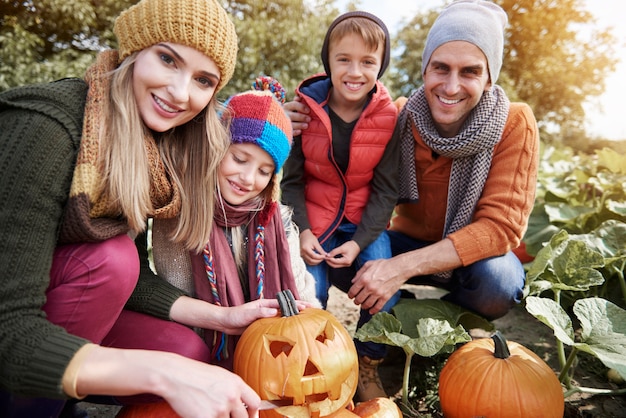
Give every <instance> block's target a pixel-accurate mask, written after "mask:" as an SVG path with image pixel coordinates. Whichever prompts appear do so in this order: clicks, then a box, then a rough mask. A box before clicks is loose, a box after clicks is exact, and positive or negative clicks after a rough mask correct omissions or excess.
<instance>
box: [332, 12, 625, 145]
mask: <svg viewBox="0 0 626 418" xmlns="http://www.w3.org/2000/svg"><path fill="white" fill-rule="evenodd" d="M583 2H584V3H585V4H586V5H587V9H588V10H589V11H590V12H592V14H593V15H594V16H595V17H596V19H597V25H598V27H599V28H606V27H608V26H612V27H613V34H614V35H615V37H616V38H617V40H618V43H619V48H616V50H617V53H618V58H619V59H620V62H619V63H618V65H617V67H616V71H615V72H614V73H612V74H611V75H610V76H608V77H607V80H606V90H605V93H604V94H603V95H602V96H599V97H598V98H595V99H594V100H593V101H592V102H590V103H586V104H585V111H586V113H587V120H586V127H587V132H588V133H589V134H590V135H592V136H597V137H599V138H603V139H618V140H619V139H626V106H625V105H624V99H625V98H626V24H624V18H623V16H624V12H626V2H623V3H622V1H621V0H618V1H615V0H583ZM337 4H338V5H339V8H340V9H341V8H342V7H343V9H342V10H341V11H345V4H347V1H344V0H339V1H338V2H337ZM359 4H360V7H359V8H360V9H361V10H365V11H368V12H370V13H373V14H375V15H376V16H378V17H379V18H381V19H382V20H383V21H384V22H385V24H386V25H387V27H388V28H389V31H390V32H395V30H396V29H397V26H398V25H399V23H400V22H401V21H402V19H403V18H405V19H408V18H410V17H412V16H414V15H415V14H417V13H418V12H422V11H427V10H430V9H433V8H438V7H441V6H443V5H444V4H445V1H444V0H387V1H381V0H361V1H360V3H359Z"/></svg>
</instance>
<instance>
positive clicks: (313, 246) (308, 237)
mask: <svg viewBox="0 0 626 418" xmlns="http://www.w3.org/2000/svg"><path fill="white" fill-rule="evenodd" d="M300 255H301V256H302V259H303V260H304V262H305V263H307V264H308V265H310V266H315V265H317V264H319V263H321V262H322V261H324V258H325V257H326V251H324V249H323V248H322V246H321V245H320V242H319V241H318V240H317V237H316V236H315V235H314V234H313V232H312V231H311V230H310V229H305V230H304V231H300Z"/></svg>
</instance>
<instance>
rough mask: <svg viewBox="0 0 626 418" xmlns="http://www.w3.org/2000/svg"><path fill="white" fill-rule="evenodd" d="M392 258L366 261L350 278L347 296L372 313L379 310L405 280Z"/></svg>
mask: <svg viewBox="0 0 626 418" xmlns="http://www.w3.org/2000/svg"><path fill="white" fill-rule="evenodd" d="M393 260H394V259H393V258H391V259H379V260H371V261H368V262H367V263H365V264H364V265H363V267H361V268H360V269H359V271H357V273H356V275H355V276H354V278H353V279H352V286H351V287H350V290H349V291H348V297H350V298H353V299H354V303H356V304H358V305H361V309H368V310H369V312H370V314H372V315H374V314H375V313H377V312H379V311H380V310H381V309H382V308H383V306H385V303H387V301H388V300H389V299H391V297H392V296H393V295H394V294H395V293H396V292H397V291H398V289H400V287H401V286H402V285H403V284H404V282H405V281H406V280H407V278H405V277H404V275H403V274H402V273H403V272H402V271H401V270H399V269H398V268H397V266H398V264H397V263H394V261H393Z"/></svg>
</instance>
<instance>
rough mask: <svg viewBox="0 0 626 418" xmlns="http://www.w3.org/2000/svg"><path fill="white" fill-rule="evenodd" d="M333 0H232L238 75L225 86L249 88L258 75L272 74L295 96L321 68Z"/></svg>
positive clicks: (289, 95) (230, 90) (229, 7)
mask: <svg viewBox="0 0 626 418" xmlns="http://www.w3.org/2000/svg"><path fill="white" fill-rule="evenodd" d="M333 3H334V0H315V1H303V0H273V1H264V0H245V1H231V2H229V3H228V5H227V6H226V9H227V10H228V11H229V12H230V13H231V15H232V16H233V19H234V21H235V27H236V29H237V34H238V36H239V54H238V57H237V66H236V67H235V75H234V76H233V80H232V81H231V82H230V83H229V84H228V85H227V86H226V88H225V89H224V92H225V93H226V94H233V93H235V92H237V91H242V90H246V89H249V88H250V84H251V83H252V82H253V81H254V79H255V78H256V77H257V76H259V75H270V76H272V77H274V78H276V79H277V80H278V81H280V83H281V84H282V85H283V86H284V87H285V89H286V91H287V98H288V99H291V98H292V97H293V94H294V90H295V87H296V85H297V83H298V82H299V81H301V80H302V79H304V78H305V77H307V76H309V75H311V74H312V73H314V72H316V71H322V70H323V67H322V63H321V60H320V56H319V54H320V51H321V49H322V42H323V40H324V35H325V33H326V29H327V28H328V26H329V25H330V23H331V21H332V19H334V18H335V16H336V15H337V10H336V9H335V8H333V7H332V4H333Z"/></svg>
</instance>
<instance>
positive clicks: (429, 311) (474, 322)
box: [393, 299, 495, 338]
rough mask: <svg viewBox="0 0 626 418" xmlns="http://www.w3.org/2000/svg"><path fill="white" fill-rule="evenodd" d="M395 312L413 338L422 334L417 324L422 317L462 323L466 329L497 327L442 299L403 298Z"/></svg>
mask: <svg viewBox="0 0 626 418" xmlns="http://www.w3.org/2000/svg"><path fill="white" fill-rule="evenodd" d="M393 314H394V315H395V317H396V318H398V320H399V321H400V322H401V323H402V329H403V330H404V332H405V333H406V334H407V335H409V336H410V337H412V338H416V337H418V335H420V334H419V333H418V327H417V325H418V323H419V321H420V319H422V318H433V319H439V320H442V321H446V322H448V323H450V324H452V325H453V326H457V325H462V326H463V328H465V329H472V328H482V329H484V330H487V331H493V330H494V329H495V327H494V325H493V324H492V323H491V322H489V321H487V320H486V319H485V318H483V317H481V316H479V315H476V314H475V313H474V312H472V311H469V310H467V309H464V308H462V307H460V306H458V305H456V304H454V303H451V302H447V301H445V300H441V299H401V300H400V301H399V302H398V303H397V304H396V305H395V306H394V307H393Z"/></svg>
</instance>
